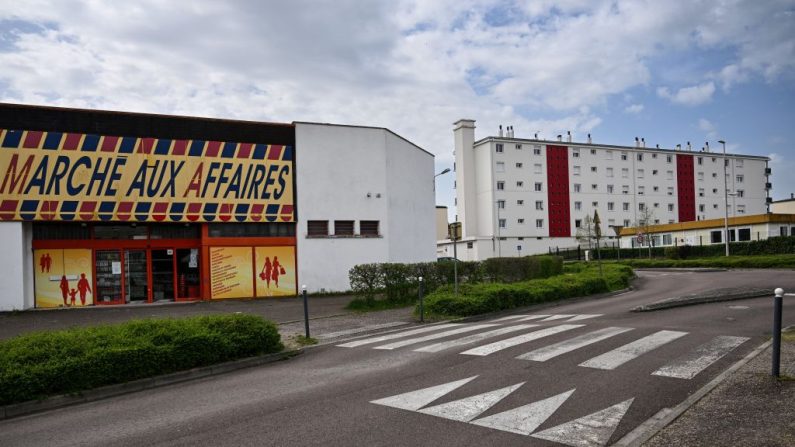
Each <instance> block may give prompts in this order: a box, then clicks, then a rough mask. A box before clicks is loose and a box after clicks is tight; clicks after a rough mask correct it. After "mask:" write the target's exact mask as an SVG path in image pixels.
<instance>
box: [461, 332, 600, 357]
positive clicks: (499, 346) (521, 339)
mask: <svg viewBox="0 0 795 447" xmlns="http://www.w3.org/2000/svg"><path fill="white" fill-rule="evenodd" d="M583 326H585V325H584V324H561V325H559V326H552V327H548V328H546V329H541V330H539V331H533V332H530V333H528V334H522V335H518V336H516V337H511V338H508V339H505V340H500V341H497V342H494V343H490V344H488V345H483V346H478V347H477V348H472V349H470V350H468V351H464V352H462V353H461V354H466V355H481V356H483V355H489V354H493V353H495V352H497V351H502V350H503V349H507V348H510V347H512V346H517V345H521V344H522V343H527V342H529V341H533V340H537V339H539V338H543V337H547V336H550V335H555V334H558V333H560V332H564V331H568V330H571V329H577V328H580V327H583Z"/></svg>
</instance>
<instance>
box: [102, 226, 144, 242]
mask: <svg viewBox="0 0 795 447" xmlns="http://www.w3.org/2000/svg"><path fill="white" fill-rule="evenodd" d="M148 235H149V233H148V227H147V226H146V225H136V224H130V225H96V226H95V227H94V239H114V240H117V239H146V238H147V237H148Z"/></svg>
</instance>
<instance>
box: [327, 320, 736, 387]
mask: <svg viewBox="0 0 795 447" xmlns="http://www.w3.org/2000/svg"><path fill="white" fill-rule="evenodd" d="M599 316H601V315H600V314H583V315H569V314H561V315H511V316H507V317H502V318H499V319H495V320H491V321H488V322H482V323H476V324H474V323H473V324H467V323H445V324H439V325H435V326H425V327H421V328H414V329H409V330H405V331H397V332H392V333H388V334H385V335H378V336H373V337H367V338H363V339H359V340H354V341H350V342H346V343H342V344H339V345H337V346H338V347H342V348H357V347H361V346H369V347H371V348H372V349H376V350H384V351H393V350H396V349H399V348H407V347H408V349H411V350H412V351H414V352H422V353H439V352H442V351H445V350H451V349H454V348H463V349H464V350H463V351H461V352H458V354H460V355H466V356H479V357H485V356H489V355H492V354H496V353H499V352H501V351H505V350H508V349H510V348H515V347H517V346H522V345H524V344H528V343H531V342H535V341H538V340H542V339H544V338H546V337H551V336H553V335H558V334H563V333H571V334H572V335H573V336H572V337H571V338H568V339H566V340H563V341H558V342H555V343H551V344H548V345H546V346H542V347H538V348H536V349H533V350H531V351H529V352H526V353H523V354H520V355H518V356H516V357H515V359H517V360H521V361H532V362H546V361H549V360H551V359H554V358H557V357H560V356H563V355H566V354H570V353H572V352H574V351H576V350H578V349H582V348H585V347H588V346H590V347H592V349H594V350H597V349H598V346H599V343H601V342H604V341H606V340H608V339H610V338H612V337H615V336H618V335H621V334H626V333H630V332H633V331H635V332H638V333H639V338H637V339H635V340H634V341H632V342H630V343H627V344H624V345H622V346H619V347H617V348H615V349H611V350H608V351H606V352H601V353H600V354H598V355H596V356H594V357H592V358H590V359H588V360H586V361H584V362H581V363H579V365H578V366H579V367H582V368H592V369H600V370H607V371H609V370H614V369H616V368H620V367H621V366H622V365H624V364H626V363H628V362H631V361H632V360H635V359H637V358H639V357H641V356H643V355H646V354H649V353H651V352H652V351H654V350H655V349H658V348H660V347H662V346H665V345H667V344H669V343H674V342H676V341H677V340H680V339H686V337H687V336H688V335H689V333H688V332H683V331H672V330H660V331H657V332H654V333H652V334H647V335H646V334H640V331H638V330H637V329H635V328H631V327H605V328H600V329H595V330H590V331H588V332H585V333H579V332H581V331H582V330H584V329H585V330H587V325H588V324H587V323H590V322H591V321H590V320H592V319H594V318H597V317H599ZM545 322H550V324H548V325H544V324H543V323H545ZM570 322H576V323H570ZM507 335H510V337H508V338H501V337H503V336H507ZM459 336H460V337H459ZM443 339H446V340H443ZM493 339H497V340H496V341H491V340H493ZM747 340H748V338H747V337H735V336H729V335H721V336H717V337H714V338H713V339H711V340H709V341H708V342H706V343H704V344H701V345H699V346H697V347H695V348H694V349H691V350H690V351H689V352H687V353H686V354H685V355H683V356H681V357H679V358H677V359H674V360H673V361H671V362H669V363H667V364H665V365H663V366H662V367H660V368H659V369H657V370H656V371H654V372H653V373H651V375H652V376H657V377H668V378H675V379H683V380H690V379H693V378H694V377H696V376H697V375H698V374H699V373H701V372H702V371H704V370H705V369H707V368H708V367H709V366H710V365H712V364H714V363H715V362H717V361H718V360H720V359H721V358H723V357H724V356H726V355H727V354H729V353H730V352H731V351H732V350H734V349H736V348H737V347H739V346H740V345H742V344H743V343H745V342H746V341H747ZM429 342H433V343H430V344H428V343H429ZM418 345H419V346H418ZM472 345H477V346H474V347H471V346H472Z"/></svg>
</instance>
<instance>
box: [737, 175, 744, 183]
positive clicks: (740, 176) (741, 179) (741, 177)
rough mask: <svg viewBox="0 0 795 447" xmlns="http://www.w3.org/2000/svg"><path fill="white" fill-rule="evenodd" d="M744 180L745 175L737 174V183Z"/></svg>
mask: <svg viewBox="0 0 795 447" xmlns="http://www.w3.org/2000/svg"><path fill="white" fill-rule="evenodd" d="M742 182H743V176H742V175H738V176H737V183H742Z"/></svg>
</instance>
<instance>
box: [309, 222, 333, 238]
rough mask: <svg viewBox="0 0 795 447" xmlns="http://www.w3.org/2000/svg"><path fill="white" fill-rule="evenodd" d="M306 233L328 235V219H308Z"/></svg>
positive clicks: (316, 235)
mask: <svg viewBox="0 0 795 447" xmlns="http://www.w3.org/2000/svg"><path fill="white" fill-rule="evenodd" d="M306 235H307V236H315V237H318V236H328V221H327V220H308V221H307V222H306Z"/></svg>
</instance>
